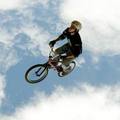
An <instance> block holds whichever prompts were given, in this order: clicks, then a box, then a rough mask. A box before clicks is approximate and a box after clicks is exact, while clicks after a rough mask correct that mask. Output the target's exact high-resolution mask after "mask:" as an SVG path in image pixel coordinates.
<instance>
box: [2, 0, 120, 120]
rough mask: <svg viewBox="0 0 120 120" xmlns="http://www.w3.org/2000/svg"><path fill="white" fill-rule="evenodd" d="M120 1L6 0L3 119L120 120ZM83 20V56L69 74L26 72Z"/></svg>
mask: <svg viewBox="0 0 120 120" xmlns="http://www.w3.org/2000/svg"><path fill="white" fill-rule="evenodd" d="M119 4H120V2H119V0H74V1H73V0H54V1H50V0H44V1H43V0H10V1H8V0H4V1H0V120H21V119H22V120H33V119H35V120H40V119H43V120H48V119H52V120H56V119H57V120H68V119H69V120H101V119H102V120H120V82H119V81H120V75H119V73H120V60H119V59H120V46H119V45H120V34H119V33H120V22H119V21H120V8H119ZM74 19H77V20H79V21H81V23H82V30H81V31H80V35H81V38H82V42H83V54H82V55H80V56H79V57H78V58H77V59H76V63H77V67H76V68H75V70H74V71H73V72H72V73H71V74H70V75H68V76H66V77H63V78H59V77H58V76H57V74H56V72H55V71H52V70H51V71H49V75H48V76H47V78H46V79H45V80H44V81H42V82H41V83H37V84H34V85H31V84H29V83H27V82H26V81H25V79H24V73H25V71H26V70H27V68H28V67H30V66H31V65H33V64H37V63H43V62H45V61H47V57H48V54H49V46H48V43H49V41H50V40H52V39H55V38H56V37H57V36H58V35H60V34H61V33H62V31H63V30H64V29H65V28H66V27H68V26H69V25H70V22H71V21H72V20H74Z"/></svg>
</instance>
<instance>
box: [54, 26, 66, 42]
mask: <svg viewBox="0 0 120 120" xmlns="http://www.w3.org/2000/svg"><path fill="white" fill-rule="evenodd" d="M67 30H68V28H67V29H66V30H64V31H63V33H62V34H61V35H60V36H59V37H58V38H57V39H56V41H59V40H63V39H65V38H66V37H67Z"/></svg>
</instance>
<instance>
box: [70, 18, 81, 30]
mask: <svg viewBox="0 0 120 120" xmlns="http://www.w3.org/2000/svg"><path fill="white" fill-rule="evenodd" d="M71 25H72V26H74V27H75V28H76V29H77V31H79V30H80V29H81V28H82V25H81V23H80V22H79V21H77V20H74V21H72V22H71Z"/></svg>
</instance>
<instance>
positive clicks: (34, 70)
mask: <svg viewBox="0 0 120 120" xmlns="http://www.w3.org/2000/svg"><path fill="white" fill-rule="evenodd" d="M47 75H48V67H47V64H36V65H34V66H31V67H30V68H29V69H28V70H27V71H26V73H25V79H26V81H27V82H29V83H38V82H40V81H42V80H44V78H45V77H46V76H47Z"/></svg>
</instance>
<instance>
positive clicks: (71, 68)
mask: <svg viewBox="0 0 120 120" xmlns="http://www.w3.org/2000/svg"><path fill="white" fill-rule="evenodd" d="M69 66H70V69H68V70H66V71H65V72H58V76H59V77H64V76H66V75H68V74H69V73H71V72H72V71H73V70H74V68H75V66H76V63H75V62H74V61H72V62H71V63H70V64H69Z"/></svg>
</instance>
